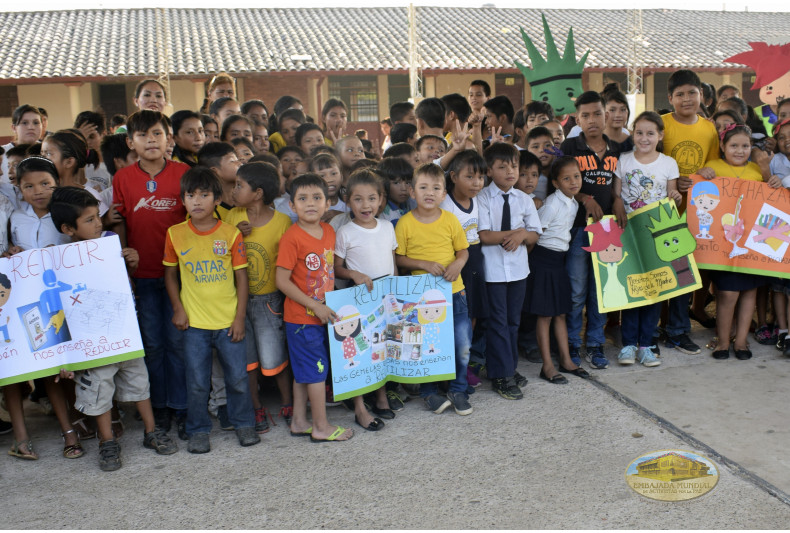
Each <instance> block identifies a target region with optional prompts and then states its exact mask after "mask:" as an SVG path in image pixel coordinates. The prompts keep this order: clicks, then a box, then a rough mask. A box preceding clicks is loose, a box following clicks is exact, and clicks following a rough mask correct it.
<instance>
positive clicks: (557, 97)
mask: <svg viewBox="0 0 790 533" xmlns="http://www.w3.org/2000/svg"><path fill="white" fill-rule="evenodd" d="M541 19H542V20H543V35H544V37H545V39H546V58H545V59H544V58H543V56H542V55H541V53H540V52H539V51H538V49H537V48H536V47H535V45H534V44H533V42H532V39H530V38H529V35H527V33H526V32H525V31H524V28H519V29H520V30H521V38H522V39H524V46H526V47H527V53H528V54H529V60H530V62H531V63H532V68H529V67H527V66H525V65H522V64H521V63H519V62H518V61H516V62H515V63H516V66H517V67H518V69H519V70H520V71H521V73H522V74H523V75H524V78H526V80H527V82H528V83H529V86H530V87H531V88H532V98H533V100H542V101H544V102H548V103H549V104H550V105H551V107H552V108H553V109H554V112H555V113H556V114H557V115H565V114H567V113H570V112H572V111H573V109H574V106H573V102H574V101H575V100H576V98H577V97H578V96H579V95H580V94H581V93H582V92H583V90H582V71H583V70H584V63H585V62H586V61H587V55H588V54H589V53H590V51H589V50H587V52H585V53H584V55H583V56H582V58H581V59H580V60H579V61H578V62H577V61H576V46H575V45H574V42H573V28H572V27H571V28H570V29H569V30H568V39H567V41H566V42H565V51H564V52H563V55H562V56H560V53H559V51H558V50H557V45H556V44H555V43H554V37H553V36H552V35H551V30H549V24H548V23H547V22H546V16H545V15H543V14H541Z"/></svg>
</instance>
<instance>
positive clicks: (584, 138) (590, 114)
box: [561, 91, 626, 369]
mask: <svg viewBox="0 0 790 533" xmlns="http://www.w3.org/2000/svg"><path fill="white" fill-rule="evenodd" d="M575 105H576V122H577V124H578V125H579V126H580V127H581V128H582V133H581V134H579V136H578V137H572V138H570V139H567V140H566V141H565V142H563V143H562V147H561V150H562V153H563V154H565V155H569V156H572V157H575V158H576V160H577V161H578V162H579V168H580V169H581V173H582V188H581V191H579V194H577V195H576V200H577V201H578V202H579V204H580V205H581V206H582V207H583V208H584V209H581V208H580V209H579V211H578V213H577V215H576V220H575V221H574V223H573V229H572V230H571V244H570V248H569V250H568V255H567V259H566V268H567V269H568V276H569V277H570V278H571V296H572V299H573V308H572V310H571V312H570V314H569V315H568V317H567V322H568V344H569V345H570V353H571V359H572V360H573V363H574V364H576V365H579V364H580V363H581V358H580V356H579V351H580V349H581V341H582V337H581V333H582V312H583V310H584V306H585V303H586V305H587V350H586V351H587V356H586V359H587V361H588V362H589V363H590V365H591V366H592V367H593V368H598V369H604V368H607V367H608V366H609V361H608V360H607V359H606V357H605V356H604V354H603V345H604V343H605V342H606V337H604V333H603V327H604V324H605V322H606V316H605V315H602V314H601V313H599V312H598V301H597V299H596V290H595V276H594V275H593V269H592V268H591V266H592V265H591V262H590V254H589V253H588V252H586V251H584V250H582V247H583V246H588V245H589V239H588V237H587V232H586V231H584V227H585V226H586V225H587V218H588V217H592V219H593V221H596V222H597V221H598V220H600V219H601V217H603V216H604V215H612V214H613V215H615V216H616V217H617V220H618V224H620V225H621V226H623V227H624V226H625V223H626V215H625V207H624V206H623V200H622V199H621V198H620V189H621V183H620V179H619V178H618V177H617V176H615V173H614V171H615V169H616V168H617V159H618V158H619V157H620V152H619V151H618V145H617V143H616V142H614V141H610V140H609V138H608V137H606V135H604V133H603V130H604V126H605V124H606V110H605V109H604V102H603V99H602V98H601V96H600V95H599V94H598V93H597V92H595V91H587V92H585V93H583V94H581V95H580V96H579V98H577V99H576V102H575Z"/></svg>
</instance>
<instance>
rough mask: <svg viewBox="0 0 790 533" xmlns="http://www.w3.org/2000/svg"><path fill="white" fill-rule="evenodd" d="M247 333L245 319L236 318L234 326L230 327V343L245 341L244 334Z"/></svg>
mask: <svg viewBox="0 0 790 533" xmlns="http://www.w3.org/2000/svg"><path fill="white" fill-rule="evenodd" d="M246 332H247V330H246V327H245V323H244V317H243V316H242V317H241V318H238V317H237V318H236V319H234V320H233V324H231V325H230V327H229V328H228V337H230V342H241V341H243V340H244V334H245V333H246Z"/></svg>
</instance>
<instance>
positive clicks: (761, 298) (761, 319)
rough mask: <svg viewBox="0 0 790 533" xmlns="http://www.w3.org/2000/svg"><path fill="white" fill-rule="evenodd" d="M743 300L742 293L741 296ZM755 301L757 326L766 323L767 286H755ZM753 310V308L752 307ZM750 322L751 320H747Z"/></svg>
mask: <svg viewBox="0 0 790 533" xmlns="http://www.w3.org/2000/svg"><path fill="white" fill-rule="evenodd" d="M741 300H743V295H742V296H741ZM755 301H756V304H757V327H758V328H759V327H760V326H763V325H765V324H767V323H768V287H767V286H765V287H757V288H756V289H755ZM752 311H754V308H752ZM749 322H750V323H751V320H750V321H749Z"/></svg>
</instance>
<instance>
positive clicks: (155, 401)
mask: <svg viewBox="0 0 790 533" xmlns="http://www.w3.org/2000/svg"><path fill="white" fill-rule="evenodd" d="M134 284H135V293H136V295H137V321H138V323H139V324H140V334H141V336H142V338H143V347H144V348H145V365H146V366H147V367H148V379H149V381H150V383H151V406H152V407H154V408H158V409H161V408H164V407H170V408H171V409H186V408H187V388H186V373H185V367H184V351H183V333H182V332H181V331H179V330H178V329H176V327H175V326H174V325H173V322H172V318H173V307H172V306H171V305H170V298H169V297H168V296H167V291H166V290H165V279H164V278H135V280H134Z"/></svg>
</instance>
